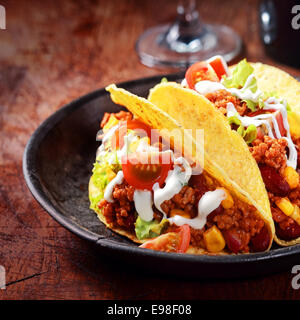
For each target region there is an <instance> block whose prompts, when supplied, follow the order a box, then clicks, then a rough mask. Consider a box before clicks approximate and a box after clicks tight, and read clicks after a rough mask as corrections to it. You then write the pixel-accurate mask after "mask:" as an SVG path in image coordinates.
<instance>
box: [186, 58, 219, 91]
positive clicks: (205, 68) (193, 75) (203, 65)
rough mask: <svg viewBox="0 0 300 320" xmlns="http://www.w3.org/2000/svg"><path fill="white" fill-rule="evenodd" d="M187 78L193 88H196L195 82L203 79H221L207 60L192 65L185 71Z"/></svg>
mask: <svg viewBox="0 0 300 320" xmlns="http://www.w3.org/2000/svg"><path fill="white" fill-rule="evenodd" d="M185 79H186V81H187V84H188V86H189V87H190V88H191V89H195V84H196V83H197V82H199V81H202V80H210V81H216V82H217V81H219V78H218V76H217V74H216V72H215V71H214V69H213V68H212V66H211V65H210V64H208V63H207V62H206V61H200V62H197V63H195V64H193V65H191V66H190V67H189V68H188V69H187V71H186V73H185Z"/></svg>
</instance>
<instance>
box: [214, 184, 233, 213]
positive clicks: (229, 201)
mask: <svg viewBox="0 0 300 320" xmlns="http://www.w3.org/2000/svg"><path fill="white" fill-rule="evenodd" d="M218 189H222V190H224V191H225V193H226V198H225V199H224V200H223V201H222V202H221V204H222V207H223V208H224V209H230V208H232V207H233V205H234V201H233V199H232V196H231V194H230V193H229V192H228V191H227V190H226V189H225V188H218Z"/></svg>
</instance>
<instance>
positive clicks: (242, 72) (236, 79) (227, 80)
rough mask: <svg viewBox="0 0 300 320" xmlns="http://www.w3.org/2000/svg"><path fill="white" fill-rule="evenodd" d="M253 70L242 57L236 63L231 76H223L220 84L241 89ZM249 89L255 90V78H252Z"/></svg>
mask: <svg viewBox="0 0 300 320" xmlns="http://www.w3.org/2000/svg"><path fill="white" fill-rule="evenodd" d="M253 71H254V69H253V67H252V66H251V65H250V64H249V63H248V62H247V60H246V59H243V60H242V61H240V62H239V63H238V64H237V66H236V67H235V69H234V70H233V72H232V75H231V76H229V77H226V76H223V80H222V84H223V85H224V86H225V87H226V88H237V89H241V88H242V87H243V86H244V85H245V83H246V81H247V79H248V77H249V76H250V75H251V74H252V73H253ZM249 89H250V90H251V91H252V92H255V91H256V90H257V84H256V80H255V78H253V80H252V82H251V84H250V86H249Z"/></svg>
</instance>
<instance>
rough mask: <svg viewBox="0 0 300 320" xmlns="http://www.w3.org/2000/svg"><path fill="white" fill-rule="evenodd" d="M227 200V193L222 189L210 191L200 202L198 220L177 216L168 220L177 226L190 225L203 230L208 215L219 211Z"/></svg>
mask: <svg viewBox="0 0 300 320" xmlns="http://www.w3.org/2000/svg"><path fill="white" fill-rule="evenodd" d="M225 198H226V193H225V191H224V190H222V189H216V190H215V191H208V192H206V193H205V194H204V195H203V196H202V198H201V199H200V200H199V202H198V216H197V217H196V218H194V219H187V218H184V217H181V216H178V215H177V216H174V217H172V218H169V219H168V220H169V221H170V222H171V223H174V224H176V225H177V226H182V225H184V224H188V225H190V226H191V227H192V228H194V229H202V228H203V227H204V226H205V224H206V222H207V217H208V215H209V214H210V213H212V212H213V211H214V210H215V209H217V208H218V207H219V205H220V204H221V202H222V201H223V200H224V199H225Z"/></svg>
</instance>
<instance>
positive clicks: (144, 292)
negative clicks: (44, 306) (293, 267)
mask: <svg viewBox="0 0 300 320" xmlns="http://www.w3.org/2000/svg"><path fill="white" fill-rule="evenodd" d="M1 4H2V5H4V6H5V8H6V13H7V30H0V92H1V94H0V265H3V266H4V267H5V269H6V280H7V287H6V290H0V299H140V298H141V299H151V298H157V299H179V298H185V299H189V298H190V299H201V298H206V299H215V298H216V299H227V298H229V299H230V298H231V299H243V298H255V299H278V298H284V299H291V298H294V299H297V298H300V290H293V289H292V287H291V279H292V275H291V272H290V270H287V271H286V272H284V273H281V274H277V275H270V276H266V277H262V278H256V279H252V280H243V281H237V280H236V281H221V282H220V281H216V282H214V281H197V280H194V281H191V280H182V279H179V278H167V277H162V276H157V275H154V274H150V273H144V272H142V270H139V269H132V270H130V269H129V268H126V267H124V266H122V265H120V264H114V263H111V262H110V261H107V259H106V258H105V257H103V256H101V255H100V254H99V252H98V250H97V249H96V248H95V247H94V246H92V245H91V244H89V243H87V242H85V241H83V240H81V239H79V238H78V237H76V236H75V235H73V234H71V233H70V232H69V231H68V230H66V229H64V228H63V227H62V226H60V225H59V224H58V223H56V222H55V221H54V220H53V219H52V218H51V217H50V216H49V215H48V214H47V213H46V212H45V211H44V210H43V209H42V208H41V207H40V206H39V205H38V203H37V202H36V201H35V200H34V199H33V197H32V196H31V194H30V192H29V191H28V189H27V187H26V185H25V182H24V179H23V174H22V154H23V150H24V147H25V145H26V142H27V141H28V139H29V137H30V135H31V134H32V133H33V131H34V130H35V129H36V128H37V127H38V125H39V124H40V123H41V122H42V121H43V120H45V119H46V118H47V117H48V116H49V115H50V114H52V113H53V112H54V111H55V110H57V109H59V108H60V107H61V106H62V105H63V104H65V103H66V102H68V101H71V100H72V99H74V98H76V97H78V96H80V95H82V94H85V93H87V92H89V91H91V90H94V89H97V88H99V87H103V86H105V85H107V84H108V83H111V82H118V81H124V80H129V79H133V78H139V77H145V76H151V75H154V74H159V73H160V74H162V73H164V72H166V71H162V70H156V69H149V68H146V67H144V66H143V65H141V64H140V63H139V61H138V58H137V55H136V53H135V51H134V44H135V41H136V39H137V37H138V35H139V34H141V33H142V32H143V31H144V30H145V29H146V28H147V27H150V26H153V25H156V24H158V23H163V22H166V21H171V20H172V19H173V18H174V16H175V9H176V6H175V2H174V1H172V0H164V1H151V0H147V1H138V0H135V1H134V0H132V1H120V0H114V1H112V0H111V1H104V0H103V1H97V0H90V1H88V0H86V1H84V0H81V1H50V0H49V1H38V0H26V1H25V0H24V1H12V0H11V1H1ZM198 7H199V10H200V12H201V14H202V17H203V19H204V20H206V21H208V22H216V23H223V24H227V25H230V26H232V27H233V28H234V29H235V30H237V32H238V33H239V34H240V35H241V36H242V38H243V40H244V43H245V48H244V53H243V55H244V56H246V57H247V58H248V59H249V60H252V61H262V62H266V63H270V64H274V65H278V64H277V63H276V62H275V61H273V60H271V59H270V58H268V57H267V56H266V55H265V53H264V50H263V47H262V45H261V43H260V41H259V34H258V24H257V1H253V0H249V1H243V2H241V1H239V0H235V1H217V0H210V1H201V2H200V3H199V6H198ZM216 11H217V12H218V14H215V13H216ZM282 67H283V68H284V69H285V70H287V71H289V72H291V73H293V74H294V75H300V70H296V69H293V68H289V67H284V66H282ZM299 264H300V257H299ZM183 273H188V270H183ZM129 284H130V285H129Z"/></svg>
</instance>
